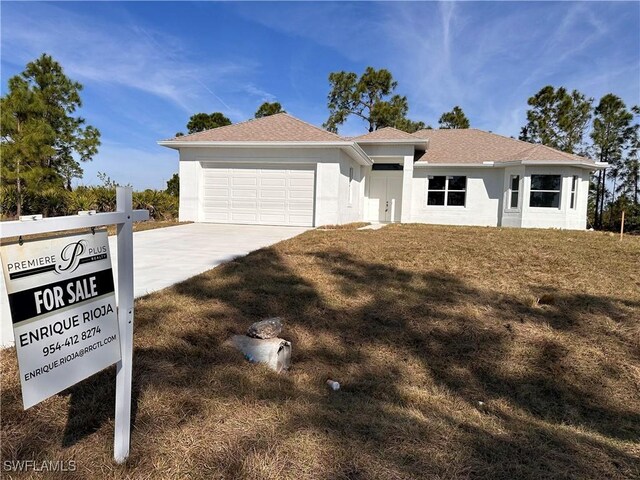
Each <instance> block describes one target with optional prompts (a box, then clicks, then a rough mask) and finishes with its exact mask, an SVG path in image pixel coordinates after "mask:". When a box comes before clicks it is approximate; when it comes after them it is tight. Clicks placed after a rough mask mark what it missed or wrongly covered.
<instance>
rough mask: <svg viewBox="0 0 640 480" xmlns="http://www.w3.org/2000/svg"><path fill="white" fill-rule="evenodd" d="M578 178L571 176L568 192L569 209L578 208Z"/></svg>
mask: <svg viewBox="0 0 640 480" xmlns="http://www.w3.org/2000/svg"><path fill="white" fill-rule="evenodd" d="M579 183H580V177H579V176H578V175H572V176H571V189H570V190H569V208H570V209H571V210H575V209H577V208H578V184H579Z"/></svg>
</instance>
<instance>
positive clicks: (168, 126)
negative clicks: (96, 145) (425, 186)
mask: <svg viewBox="0 0 640 480" xmlns="http://www.w3.org/2000/svg"><path fill="white" fill-rule="evenodd" d="M1 27H2V32H1V37H0V41H1V67H2V72H1V79H2V93H3V94H4V93H5V91H6V84H7V80H8V78H10V77H11V76H13V75H15V74H17V73H19V72H20V71H22V70H23V69H24V66H25V64H26V63H27V62H29V61H31V60H33V59H34V58H36V57H37V56H39V55H40V54H41V53H43V52H46V53H48V54H50V55H52V56H53V57H54V58H55V59H57V60H58V61H59V62H60V63H61V64H62V66H63V67H64V68H65V72H66V73H67V75H68V76H70V77H71V78H73V79H75V80H78V81H80V82H81V83H82V84H83V85H84V87H85V89H84V92H83V101H84V106H83V109H82V111H81V114H82V115H83V116H84V117H85V118H86V119H87V122H88V123H89V124H91V125H94V126H96V127H97V128H98V129H99V130H100V131H101V133H102V143H103V145H102V147H101V148H100V153H99V154H98V155H97V156H96V157H95V158H94V160H93V161H92V162H89V163H86V164H83V167H84V170H85V176H84V178H83V179H82V180H81V181H80V183H82V184H96V183H99V182H98V179H97V176H96V175H97V172H98V171H101V172H106V173H107V174H108V175H109V176H110V177H111V178H113V179H114V180H116V181H118V182H120V183H131V184H132V185H133V186H134V187H135V188H140V189H142V188H164V186H165V182H166V181H167V179H168V178H170V177H171V175H172V174H173V173H174V172H177V170H178V155H177V152H175V151H173V150H168V149H165V148H162V147H159V146H157V145H156V141H158V140H161V139H164V138H168V137H172V136H173V135H174V134H175V133H176V132H178V131H185V125H186V122H187V121H188V118H189V116H190V115H192V114H193V113H196V112H214V111H221V112H223V113H225V114H226V115H227V116H228V117H229V118H231V120H232V121H233V122H237V121H242V120H246V119H248V118H251V117H252V116H253V113H254V112H255V110H256V108H257V107H258V106H259V105H260V104H261V103H262V102H263V101H279V102H280V103H282V105H283V106H284V108H285V109H286V110H287V111H288V112H289V113H291V114H293V115H295V116H297V117H299V118H301V119H303V120H306V121H308V122H311V123H313V124H316V125H321V124H322V122H323V121H325V120H326V118H327V115H328V112H327V107H326V96H327V93H328V81H327V77H328V75H329V73H330V72H332V71H337V70H348V71H354V72H357V73H361V72H362V71H363V70H364V69H365V67H367V66H369V65H371V66H373V67H375V68H387V69H389V70H390V71H391V72H392V73H393V75H394V77H395V78H396V79H397V81H398V84H399V85H398V89H397V92H398V93H400V94H402V95H406V96H407V97H408V100H409V105H410V111H409V117H410V118H412V119H414V120H423V121H425V122H426V123H429V124H431V125H434V126H435V125H437V119H438V117H439V116H440V114H441V113H442V112H444V111H448V110H450V109H451V108H452V107H453V106H454V105H460V106H461V107H462V108H463V110H464V111H465V112H466V114H467V116H468V117H469V118H470V120H471V124H472V126H474V127H478V128H482V129H485V130H491V131H494V132H496V133H501V134H504V135H517V134H518V132H519V130H520V127H521V126H522V125H523V124H524V123H525V114H526V109H527V104H526V102H527V98H528V97H530V96H531V95H532V94H534V93H535V92H537V91H538V90H539V89H540V88H541V87H543V86H545V85H548V84H551V85H554V86H561V85H562V86H565V87H567V88H569V89H574V88H576V89H578V90H580V91H582V92H583V93H585V94H586V95H588V96H591V97H595V98H596V100H597V99H598V98H600V97H601V96H602V95H604V94H605V93H608V92H613V93H615V94H616V95H619V96H620V97H622V98H623V99H624V101H625V102H626V103H627V104H628V105H632V104H638V103H640V34H639V33H638V32H640V3H638V2H606V3H604V2H603V3H599V2H588V3H587V2H584V3H583V2H558V3H556V2H532V3H523V2H518V3H515V2H514V3H510V2H465V3H436V2H428V3H427V2H424V3H423V2H412V3H404V2H388V3H369V2H358V3H329V2H322V3H321V2H305V3H267V2H264V3H213V2H196V3H186V2H85V3H76V2H58V3H39V2H28V3H14V2H4V1H3V2H2V20H1ZM364 131H365V126H364V125H363V124H362V123H361V122H359V121H357V120H352V121H349V122H348V123H347V124H345V126H344V127H343V128H342V129H341V130H340V133H343V134H345V135H355V134H359V133H362V132H364Z"/></svg>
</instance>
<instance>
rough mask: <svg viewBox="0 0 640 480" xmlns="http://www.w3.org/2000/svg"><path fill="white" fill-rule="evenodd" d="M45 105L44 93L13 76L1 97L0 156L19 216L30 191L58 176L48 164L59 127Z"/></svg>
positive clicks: (4, 183)
mask: <svg viewBox="0 0 640 480" xmlns="http://www.w3.org/2000/svg"><path fill="white" fill-rule="evenodd" d="M45 109H46V107H45V104H44V101H43V99H42V97H41V96H40V95H38V94H37V93H36V92H34V91H33V89H31V88H30V86H29V84H28V83H27V82H26V81H25V80H24V79H23V78H21V77H19V76H15V77H13V78H11V79H9V92H8V93H7V95H5V96H4V97H2V99H1V100H0V131H1V135H2V141H1V142H0V159H1V162H2V163H1V165H2V168H1V174H2V183H3V188H5V189H8V188H11V189H12V190H13V193H14V195H13V196H14V197H15V199H16V210H17V212H16V214H17V215H18V216H20V215H22V213H23V209H22V207H23V204H24V199H25V195H26V194H27V193H28V192H34V191H37V190H38V188H39V187H43V186H44V185H43V184H50V183H55V182H56V179H57V175H56V172H55V171H54V170H53V168H51V167H49V166H48V158H49V157H51V156H52V155H53V154H54V153H55V151H54V149H53V143H54V140H55V131H54V129H53V128H52V127H51V125H50V124H49V122H47V121H46V119H45Z"/></svg>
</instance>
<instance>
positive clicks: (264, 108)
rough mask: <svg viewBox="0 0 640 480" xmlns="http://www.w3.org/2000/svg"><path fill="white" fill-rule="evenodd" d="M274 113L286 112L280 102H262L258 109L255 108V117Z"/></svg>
mask: <svg viewBox="0 0 640 480" xmlns="http://www.w3.org/2000/svg"><path fill="white" fill-rule="evenodd" d="M276 113H287V112H285V111H284V110H283V109H282V105H280V102H264V103H263V104H262V105H260V107H258V110H256V113H255V118H262V117H268V116H269V115H275V114H276Z"/></svg>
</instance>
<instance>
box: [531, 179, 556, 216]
mask: <svg viewBox="0 0 640 480" xmlns="http://www.w3.org/2000/svg"><path fill="white" fill-rule="evenodd" d="M561 180H562V177H561V176H560V175H531V194H530V197H529V206H530V207H549V208H559V207H560V184H561Z"/></svg>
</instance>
